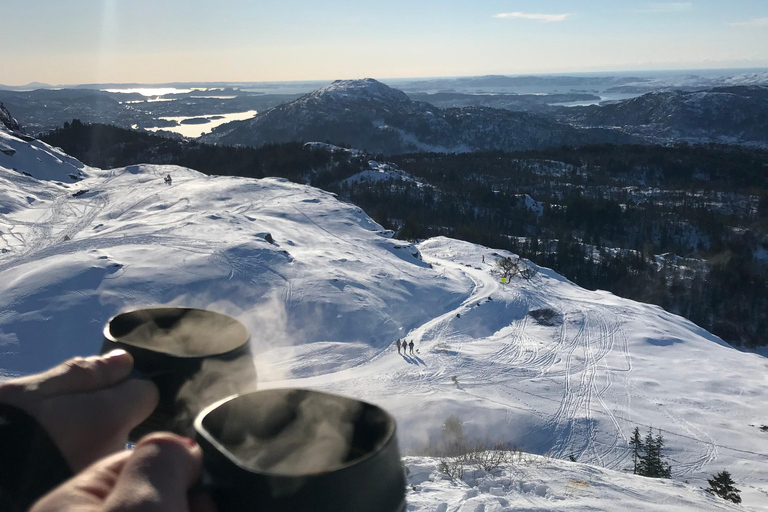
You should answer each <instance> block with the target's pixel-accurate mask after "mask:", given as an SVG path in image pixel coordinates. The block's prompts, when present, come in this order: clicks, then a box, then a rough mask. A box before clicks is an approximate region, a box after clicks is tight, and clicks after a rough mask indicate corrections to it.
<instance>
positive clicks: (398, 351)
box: [397, 339, 400, 354]
mask: <svg viewBox="0 0 768 512" xmlns="http://www.w3.org/2000/svg"><path fill="white" fill-rule="evenodd" d="M397 353H398V354H399V353H400V340H399V339H398V340H397Z"/></svg>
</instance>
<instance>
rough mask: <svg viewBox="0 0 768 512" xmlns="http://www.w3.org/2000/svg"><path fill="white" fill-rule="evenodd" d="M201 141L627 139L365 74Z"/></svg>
mask: <svg viewBox="0 0 768 512" xmlns="http://www.w3.org/2000/svg"><path fill="white" fill-rule="evenodd" d="M200 140H201V141H202V142H214V143H219V144H229V145H252V146H260V145H263V144H266V143H270V142H287V141H314V140H319V141H326V140H327V141H329V142H331V143H337V144H338V143H347V144H351V145H353V146H354V147H356V148H359V149H363V150H367V151H369V152H372V153H383V154H393V153H404V152H412V151H437V152H466V151H473V150H505V151H511V150H519V149H536V148H541V147H546V146H557V145H564V144H566V145H573V144H585V143H588V142H622V141H628V140H630V139H629V137H626V136H624V135H622V134H619V133H614V132H611V131H608V130H605V131H603V130H600V129H596V130H578V129H575V128H573V127H571V126H568V125H565V124H560V123H557V122H553V121H551V120H548V119H546V118H544V117H541V116H537V115H535V114H530V113H525V112H514V111H510V110H504V109H493V108H489V107H464V108H452V109H445V110H443V109H440V108H437V107H434V106H433V105H430V104H429V103H424V102H418V101H413V100H411V99H410V98H409V97H408V96H407V95H406V94H405V93H403V92H402V91H398V90H396V89H393V88H391V87H389V86H387V85H385V84H382V83H381V82H378V81H376V80H374V79H371V78H367V79H364V80H338V81H335V82H333V83H332V84H330V85H328V86H326V87H323V88H321V89H318V90H316V91H313V92H311V93H308V94H306V95H304V96H302V97H300V98H298V99H297V100H295V101H292V102H290V103H287V104H283V105H279V106H277V107H275V108H273V109H270V110H268V111H266V112H263V113H259V114H257V115H256V116H255V117H254V118H253V119H249V120H247V121H240V122H233V123H228V124H225V125H222V126H220V127H218V128H216V129H214V130H213V131H212V132H211V133H210V134H207V135H204V136H202V137H201V138H200Z"/></svg>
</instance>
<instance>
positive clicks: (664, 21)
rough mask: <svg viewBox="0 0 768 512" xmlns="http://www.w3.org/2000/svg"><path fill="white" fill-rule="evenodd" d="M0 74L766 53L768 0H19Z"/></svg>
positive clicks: (581, 65)
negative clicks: (649, 0) (372, 0)
mask: <svg viewBox="0 0 768 512" xmlns="http://www.w3.org/2000/svg"><path fill="white" fill-rule="evenodd" d="M3 4H4V5H3V6H2V13H3V20H4V22H3V31H4V37H3V42H2V46H0V48H2V51H0V59H2V60H1V61H0V62H2V65H0V83H3V84H7V85H20V84H23V83H27V82H30V81H41V82H48V83H53V84H68V83H69V84H72V83H94V82H98V83H105V82H142V83H160V82H174V81H262V80H313V79H318V80H320V79H335V78H358V77H367V76H371V77H375V78H397V77H417V76H458V75H478V74H491V73H498V74H519V73H554V72H563V73H565V72H578V71H583V72H587V71H610V70H640V69H643V70H652V69H653V70H655V69H697V68H731V67H738V68H744V67H768V0H728V1H723V0H692V1H690V2H687V1H686V2H679V1H675V2H653V1H651V2H644V1H634V0H632V1H622V0H613V1H611V0H581V1H578V2H576V1H564V0H538V1H532V0H506V1H498V0H475V1H457V0H440V1H437V0H407V1H406V0H379V1H375V2H368V1H352V0H325V1H317V0H281V1H279V2H278V1H275V2H271V1H269V2H268V1H259V0H256V1H254V0H250V1H246V0H235V1H231V0H230V1H228V0H218V1H217V0H205V1H201V0H153V1H148V0H67V1H62V0H21V1H16V2H11V1H7V2H3Z"/></svg>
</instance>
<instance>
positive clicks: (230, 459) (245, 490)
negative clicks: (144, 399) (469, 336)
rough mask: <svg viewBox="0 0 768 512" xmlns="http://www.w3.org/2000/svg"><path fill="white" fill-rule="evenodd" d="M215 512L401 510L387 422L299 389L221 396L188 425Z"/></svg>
mask: <svg viewBox="0 0 768 512" xmlns="http://www.w3.org/2000/svg"><path fill="white" fill-rule="evenodd" d="M195 430H196V432H197V439H198V442H199V443H200V445H201V446H202V448H203V456H204V462H203V465H204V468H205V471H206V473H207V475H208V486H209V490H210V491H211V494H212V496H213V498H214V501H215V502H216V504H217V506H218V509H219V510H220V511H221V512H235V511H237V512H250V511H254V512H256V511H258V512H284V511H291V512H358V511H366V512H402V511H403V510H404V509H405V492H404V490H405V478H404V474H403V469H402V465H401V462H400V454H399V450H398V447H397V439H396V435H395V431H396V427H395V422H394V419H393V418H392V417H391V416H390V415H389V414H388V413H387V412H386V411H384V410H383V409H381V408H379V407H376V406H375V405H372V404H369V403H365V402H361V401H358V400H355V399H352V398H348V397H344V396H339V395H333V394H329V393H323V392H320V391H312V390H306V389H270V390H265V391H256V392H253V393H247V394H244V395H236V396H233V397H229V398H227V399H224V400H222V401H220V402H218V403H216V404H213V405H211V406H209V407H208V408H206V409H205V410H204V411H203V412H201V413H200V415H198V417H197V419H196V420H195Z"/></svg>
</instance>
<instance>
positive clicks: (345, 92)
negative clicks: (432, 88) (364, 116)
mask: <svg viewBox="0 0 768 512" xmlns="http://www.w3.org/2000/svg"><path fill="white" fill-rule="evenodd" d="M309 96H310V97H314V98H332V99H334V100H336V101H349V102H354V101H361V100H363V101H364V100H374V101H378V102H381V103H395V104H398V103H410V102H411V100H410V99H409V98H408V96H407V95H406V94H405V93H404V92H402V91H399V90H397V89H393V88H391V87H389V86H388V85H385V84H383V83H381V82H379V81H378V80H374V79H373V78H364V79H362V80H336V81H334V82H333V83H331V84H329V85H327V86H325V87H322V88H320V89H318V90H316V91H313V92H311V93H309Z"/></svg>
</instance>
